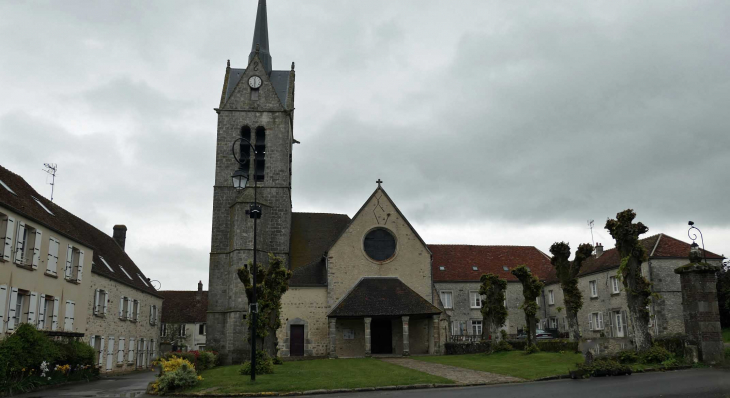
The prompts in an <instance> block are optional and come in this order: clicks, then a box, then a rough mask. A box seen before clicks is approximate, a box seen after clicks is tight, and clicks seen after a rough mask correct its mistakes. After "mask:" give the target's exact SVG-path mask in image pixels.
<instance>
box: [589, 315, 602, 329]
mask: <svg viewBox="0 0 730 398" xmlns="http://www.w3.org/2000/svg"><path fill="white" fill-rule="evenodd" d="M588 329H589V330H603V313H602V312H593V313H591V314H589V315H588Z"/></svg>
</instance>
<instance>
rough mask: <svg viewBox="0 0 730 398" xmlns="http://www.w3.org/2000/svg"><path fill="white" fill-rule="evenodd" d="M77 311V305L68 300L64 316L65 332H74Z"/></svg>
mask: <svg viewBox="0 0 730 398" xmlns="http://www.w3.org/2000/svg"><path fill="white" fill-rule="evenodd" d="M75 309H76V303H75V302H73V301H71V300H66V311H65V313H64V315H63V331H64V332H73V329H74V312H75Z"/></svg>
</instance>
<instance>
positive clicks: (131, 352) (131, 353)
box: [127, 337, 136, 363]
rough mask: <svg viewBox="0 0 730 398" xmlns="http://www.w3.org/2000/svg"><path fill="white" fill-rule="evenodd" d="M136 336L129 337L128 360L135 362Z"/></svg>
mask: <svg viewBox="0 0 730 398" xmlns="http://www.w3.org/2000/svg"><path fill="white" fill-rule="evenodd" d="M134 343H135V341H134V337H130V338H129V351H127V362H128V363H134V348H135V347H136V346H135V344H134Z"/></svg>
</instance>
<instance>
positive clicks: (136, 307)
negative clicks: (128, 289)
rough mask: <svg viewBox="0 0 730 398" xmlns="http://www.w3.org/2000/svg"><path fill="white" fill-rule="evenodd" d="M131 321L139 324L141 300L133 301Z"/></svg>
mask: <svg viewBox="0 0 730 398" xmlns="http://www.w3.org/2000/svg"><path fill="white" fill-rule="evenodd" d="M130 317H131V319H130V320H131V321H134V322H137V321H138V320H139V300H134V301H133V306H132V313H131V314H130Z"/></svg>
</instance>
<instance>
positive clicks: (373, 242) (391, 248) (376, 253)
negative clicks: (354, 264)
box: [363, 228, 395, 261]
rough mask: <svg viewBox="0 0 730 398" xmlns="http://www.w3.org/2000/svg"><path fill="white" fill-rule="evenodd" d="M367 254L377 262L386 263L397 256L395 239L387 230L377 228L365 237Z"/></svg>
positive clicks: (364, 242) (364, 245) (364, 243)
mask: <svg viewBox="0 0 730 398" xmlns="http://www.w3.org/2000/svg"><path fill="white" fill-rule="evenodd" d="M363 248H364V250H365V254H367V255H368V257H370V258H371V259H373V260H375V261H385V260H388V259H390V258H391V257H393V255H394V254H395V237H394V236H393V234H391V233H390V231H388V230H387V229H385V228H376V229H373V230H372V231H370V232H368V234H367V235H365V240H364V241H363Z"/></svg>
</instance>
